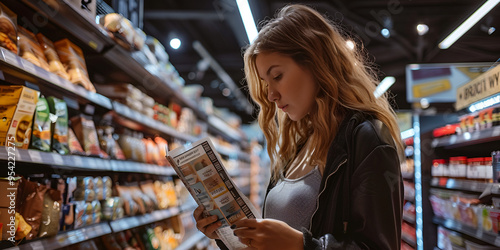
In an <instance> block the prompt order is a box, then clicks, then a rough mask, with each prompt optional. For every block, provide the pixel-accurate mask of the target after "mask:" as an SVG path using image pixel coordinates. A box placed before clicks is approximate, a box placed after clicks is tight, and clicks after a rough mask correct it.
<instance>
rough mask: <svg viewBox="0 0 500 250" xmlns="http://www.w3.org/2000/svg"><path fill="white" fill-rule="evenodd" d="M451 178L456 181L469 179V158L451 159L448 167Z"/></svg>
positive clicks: (458, 157) (457, 157)
mask: <svg viewBox="0 0 500 250" xmlns="http://www.w3.org/2000/svg"><path fill="white" fill-rule="evenodd" d="M448 170H449V176H450V177H451V178H456V179H466V178H467V157H465V156H456V157H450V164H449V165H448Z"/></svg>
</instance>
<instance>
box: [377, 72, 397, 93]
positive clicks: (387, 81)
mask: <svg viewBox="0 0 500 250" xmlns="http://www.w3.org/2000/svg"><path fill="white" fill-rule="evenodd" d="M395 82H396V78H394V77H393V76H387V77H385V78H384V80H382V81H381V82H380V84H379V85H378V86H377V88H376V89H375V91H374V92H373V95H374V96H375V98H379V97H380V96H382V95H383V94H384V93H385V91H387V90H388V89H389V88H390V87H391V86H392V85H393V84H394V83H395Z"/></svg>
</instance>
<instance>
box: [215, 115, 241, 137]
mask: <svg viewBox="0 0 500 250" xmlns="http://www.w3.org/2000/svg"><path fill="white" fill-rule="evenodd" d="M208 125H209V126H211V128H213V129H215V130H217V132H219V133H221V134H223V135H226V137H228V138H230V139H231V140H232V141H238V142H239V141H241V140H242V138H241V135H240V133H238V131H236V130H235V129H234V128H232V127H230V126H229V125H228V124H227V123H226V122H224V121H223V120H222V119H220V118H218V117H216V116H209V117H208Z"/></svg>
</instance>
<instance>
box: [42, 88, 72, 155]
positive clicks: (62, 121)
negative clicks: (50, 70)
mask: <svg viewBox="0 0 500 250" xmlns="http://www.w3.org/2000/svg"><path fill="white" fill-rule="evenodd" d="M47 102H48V103H49V108H50V113H52V114H53V116H52V119H51V120H52V135H51V139H52V151H54V152H57V153H59V154H62V155H67V154H69V145H68V106H67V105H66V102H65V101H63V100H60V99H57V98H55V97H53V96H50V97H48V98H47Z"/></svg>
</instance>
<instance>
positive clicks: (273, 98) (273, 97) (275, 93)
mask: <svg viewBox="0 0 500 250" xmlns="http://www.w3.org/2000/svg"><path fill="white" fill-rule="evenodd" d="M268 91H269V92H268V93H267V99H268V100H269V101H270V102H276V101H277V100H278V99H279V96H280V95H279V93H278V91H275V90H273V89H271V88H270V89H269V90H268Z"/></svg>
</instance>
